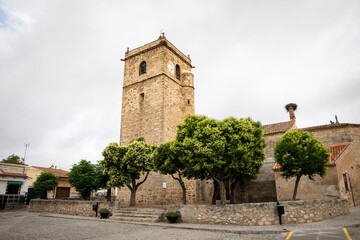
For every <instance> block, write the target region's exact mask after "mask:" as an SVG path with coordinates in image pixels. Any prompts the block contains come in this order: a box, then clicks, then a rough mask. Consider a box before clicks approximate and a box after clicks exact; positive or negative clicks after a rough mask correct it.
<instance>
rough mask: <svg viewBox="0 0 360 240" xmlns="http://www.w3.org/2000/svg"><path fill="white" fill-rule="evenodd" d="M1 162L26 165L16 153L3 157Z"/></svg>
mask: <svg viewBox="0 0 360 240" xmlns="http://www.w3.org/2000/svg"><path fill="white" fill-rule="evenodd" d="M1 162H3V163H13V164H21V165H25V163H24V160H23V159H21V158H20V157H19V156H17V155H15V154H12V155H10V156H8V157H7V158H3V159H2V160H1Z"/></svg>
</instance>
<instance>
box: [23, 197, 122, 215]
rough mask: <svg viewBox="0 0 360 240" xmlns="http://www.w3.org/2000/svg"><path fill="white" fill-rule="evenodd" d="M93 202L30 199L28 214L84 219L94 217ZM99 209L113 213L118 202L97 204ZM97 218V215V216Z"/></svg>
mask: <svg viewBox="0 0 360 240" xmlns="http://www.w3.org/2000/svg"><path fill="white" fill-rule="evenodd" d="M96 203H97V202H95V201H78V200H52V199H46V200H45V199H31V201H30V206H29V212H46V213H56V214H67V215H78V216H85V217H95V216H96V213H95V211H93V210H92V205H93V204H96ZM98 203H99V208H98V210H100V209H101V208H107V209H109V210H110V212H111V213H112V212H114V211H115V210H116V209H117V208H119V207H120V205H119V202H98ZM98 216H99V214H98Z"/></svg>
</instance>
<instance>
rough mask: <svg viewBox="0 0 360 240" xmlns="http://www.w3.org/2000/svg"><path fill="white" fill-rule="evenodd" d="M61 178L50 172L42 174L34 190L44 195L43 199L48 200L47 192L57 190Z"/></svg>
mask: <svg viewBox="0 0 360 240" xmlns="http://www.w3.org/2000/svg"><path fill="white" fill-rule="evenodd" d="M58 184H59V177H58V176H56V175H55V174H53V173H50V172H42V173H41V174H40V175H39V176H38V177H37V179H36V181H35V182H34V189H35V190H36V191H39V192H41V193H42V196H41V198H45V199H46V198H47V191H50V190H55V188H56V187H57V185H58Z"/></svg>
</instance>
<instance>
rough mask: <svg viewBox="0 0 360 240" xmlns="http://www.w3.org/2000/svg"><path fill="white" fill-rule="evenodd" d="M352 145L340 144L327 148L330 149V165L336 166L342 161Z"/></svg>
mask: <svg viewBox="0 0 360 240" xmlns="http://www.w3.org/2000/svg"><path fill="white" fill-rule="evenodd" d="M350 145H351V143H340V144H334V145H329V146H325V147H327V148H329V149H330V153H331V155H330V165H336V163H338V162H339V161H340V158H341V157H342V155H343V154H344V153H345V152H346V150H347V149H348V148H349V146H350Z"/></svg>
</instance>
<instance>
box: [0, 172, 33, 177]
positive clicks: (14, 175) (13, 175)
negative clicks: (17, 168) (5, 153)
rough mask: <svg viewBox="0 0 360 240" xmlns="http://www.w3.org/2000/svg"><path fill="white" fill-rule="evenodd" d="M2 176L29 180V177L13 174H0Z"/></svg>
mask: <svg viewBox="0 0 360 240" xmlns="http://www.w3.org/2000/svg"><path fill="white" fill-rule="evenodd" d="M0 176H9V177H22V178H27V177H28V176H26V175H24V174H13V173H0Z"/></svg>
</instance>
